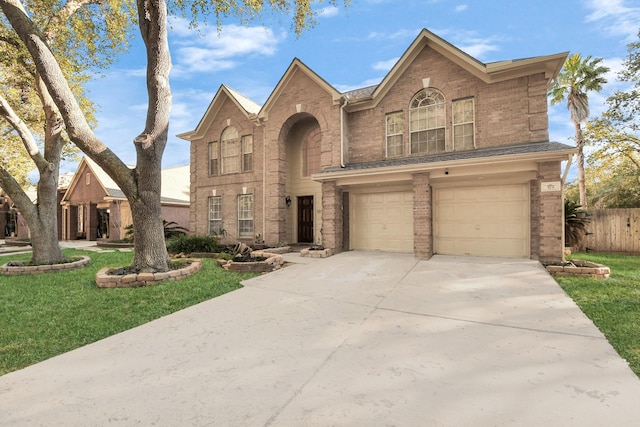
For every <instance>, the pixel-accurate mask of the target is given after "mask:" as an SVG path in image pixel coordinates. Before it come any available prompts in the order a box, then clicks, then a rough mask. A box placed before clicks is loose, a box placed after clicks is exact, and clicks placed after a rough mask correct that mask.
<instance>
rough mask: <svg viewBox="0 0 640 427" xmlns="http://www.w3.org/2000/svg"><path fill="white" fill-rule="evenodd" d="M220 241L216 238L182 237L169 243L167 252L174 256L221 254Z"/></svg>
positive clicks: (170, 240)
mask: <svg viewBox="0 0 640 427" xmlns="http://www.w3.org/2000/svg"><path fill="white" fill-rule="evenodd" d="M221 250H222V248H221V246H220V239H218V238H217V237H216V236H197V235H192V236H186V235H181V236H177V237H174V238H172V239H169V240H168V241H167V251H169V252H170V253H173V254H178V253H185V254H190V253H192V252H209V253H213V252H220V251H221Z"/></svg>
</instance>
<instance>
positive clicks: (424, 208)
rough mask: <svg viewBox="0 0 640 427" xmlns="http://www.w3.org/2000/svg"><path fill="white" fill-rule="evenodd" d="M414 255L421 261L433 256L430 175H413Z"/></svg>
mask: <svg viewBox="0 0 640 427" xmlns="http://www.w3.org/2000/svg"><path fill="white" fill-rule="evenodd" d="M413 253H414V254H415V256H416V258H421V259H429V258H431V257H432V256H433V227H432V217H431V186H430V185H429V173H417V174H414V175H413Z"/></svg>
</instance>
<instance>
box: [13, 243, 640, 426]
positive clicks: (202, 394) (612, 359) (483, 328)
mask: <svg viewBox="0 0 640 427" xmlns="http://www.w3.org/2000/svg"><path fill="white" fill-rule="evenodd" d="M292 260H293V261H296V262H298V263H299V264H294V265H291V266H289V267H287V268H285V269H283V270H280V271H277V272H274V273H270V274H268V275H264V276H260V277H257V278H255V279H252V280H249V281H247V282H246V283H245V285H246V286H245V287H244V288H243V289H240V290H238V291H235V292H232V293H230V294H227V295H224V296H222V297H219V298H216V299H213V300H210V301H207V302H204V303H202V304H199V305H197V306H194V307H191V308H189V309H186V310H183V311H181V312H179V313H175V314H173V315H171V316H167V317H165V318H162V319H159V320H157V321H154V322H151V323H148V324H146V325H143V326H141V327H138V328H136V329H133V330H131V331H127V332H124V333H122V334H119V335H116V336H113V337H110V338H108V339H105V340H102V341H100V342H97V343H95V344H92V345H89V346H86V347H83V348H80V349H78V350H75V351H72V352H70V353H67V354H64V355H61V356H59V357H56V358H53V359H50V360H47V361H45V362H43V363H40V364H37V365H34V366H31V367H29V368H26V369H24V370H22V371H18V372H14V373H11V374H8V375H5V376H3V377H0V425H11V426H23V425H33V426H36V425H37V426H40V425H43V426H52V425H64V426H102V425H118V426H120V425H122V426H129V425H144V426H150V425H155V426H225V427H226V426H474V427H477V426H503V425H517V426H551V425H553V426H581V427H584V426H604V425H606V426H630V425H639V424H640V404H639V402H640V380H638V378H637V377H636V376H635V375H634V374H633V373H632V372H631V370H630V369H629V368H628V366H627V365H626V363H625V362H624V361H623V360H622V359H621V358H620V357H619V356H618V355H617V354H616V353H615V351H614V350H613V349H612V348H611V346H610V345H609V344H608V342H607V341H606V340H605V339H604V337H603V336H602V334H601V333H600V332H599V331H598V330H597V329H596V328H595V326H594V325H593V324H592V323H591V322H590V321H589V320H588V319H587V318H586V317H585V316H584V315H583V314H582V312H581V311H580V310H579V309H578V308H577V307H576V305H575V304H574V303H573V302H572V301H571V299H569V298H568V297H567V296H566V295H565V294H564V293H563V291H562V290H561V289H560V288H559V287H558V286H557V284H556V283H555V282H554V280H553V279H551V277H549V276H548V275H547V273H546V272H545V271H544V269H543V268H542V267H541V266H540V265H539V264H538V263H537V262H534V261H530V260H508V259H496V258H458V257H444V256H436V257H434V258H433V259H432V260H430V261H418V260H416V259H414V258H413V256H412V255H402V254H388V253H364V252H348V253H343V254H340V255H336V256H333V257H331V258H326V259H322V260H306V259H302V258H299V257H294V258H292Z"/></svg>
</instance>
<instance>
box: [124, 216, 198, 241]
mask: <svg viewBox="0 0 640 427" xmlns="http://www.w3.org/2000/svg"><path fill="white" fill-rule="evenodd" d="M162 225H163V227H164V238H165V240H168V239H171V238H172V237H178V236H184V235H186V234H187V233H188V232H189V230H187V229H186V228H184V227H182V226H180V225H179V224H178V223H177V222H175V221H167V220H164V219H163V220H162ZM124 229H125V238H124V240H126V241H128V242H133V224H129V225H127V226H126V227H125V228H124Z"/></svg>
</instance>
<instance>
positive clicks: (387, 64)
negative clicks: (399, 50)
mask: <svg viewBox="0 0 640 427" xmlns="http://www.w3.org/2000/svg"><path fill="white" fill-rule="evenodd" d="M398 59H400V58H392V59H388V60H386V61H379V62H376V63H375V64H373V65H372V68H373V69H374V70H378V71H389V70H391V69H392V68H393V66H394V65H396V62H398Z"/></svg>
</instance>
